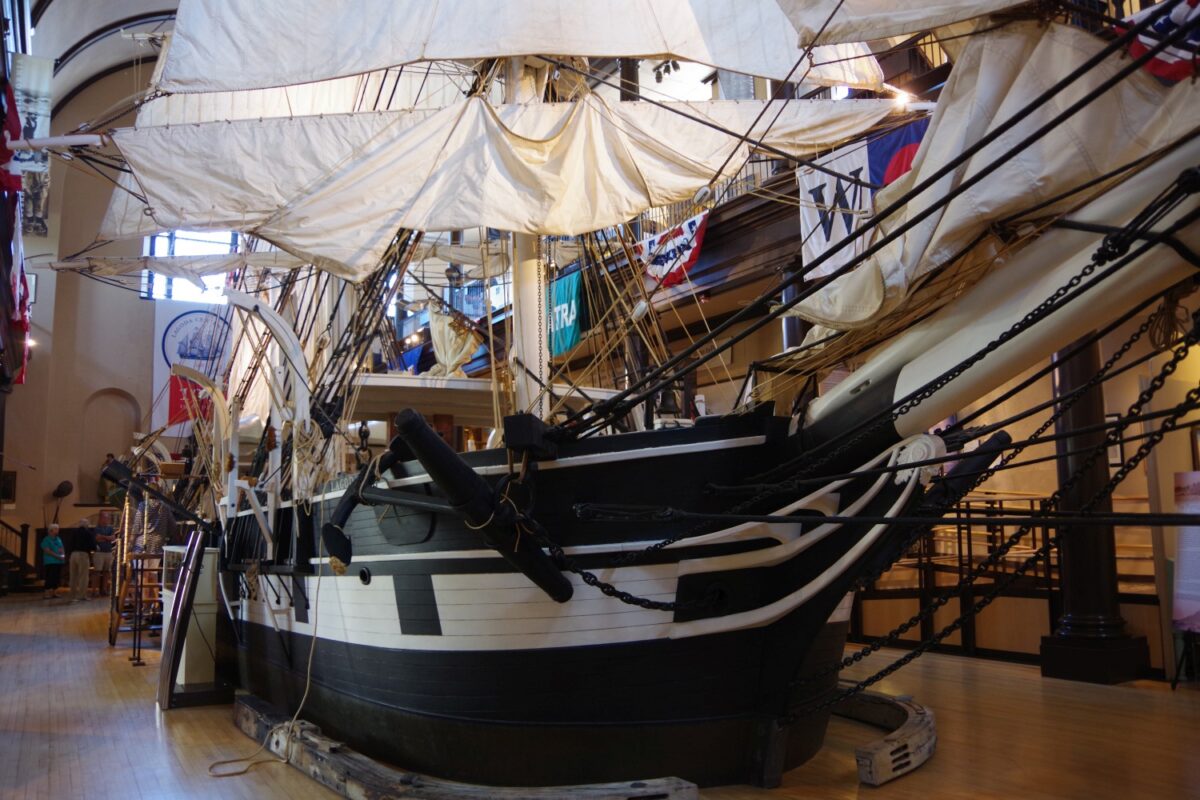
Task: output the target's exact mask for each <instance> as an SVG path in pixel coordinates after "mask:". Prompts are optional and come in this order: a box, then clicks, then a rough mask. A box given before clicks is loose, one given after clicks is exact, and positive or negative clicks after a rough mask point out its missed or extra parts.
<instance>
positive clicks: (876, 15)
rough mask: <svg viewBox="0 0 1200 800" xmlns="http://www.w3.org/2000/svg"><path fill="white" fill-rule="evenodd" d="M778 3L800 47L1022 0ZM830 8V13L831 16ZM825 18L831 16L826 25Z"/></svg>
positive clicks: (937, 23) (876, 35) (890, 31)
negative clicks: (798, 36)
mask: <svg viewBox="0 0 1200 800" xmlns="http://www.w3.org/2000/svg"><path fill="white" fill-rule="evenodd" d="M778 3H779V7H780V8H782V9H783V11H784V13H785V14H787V17H788V19H789V20H791V22H792V25H793V26H795V28H796V31H797V32H798V33H799V34H800V40H799V44H800V46H801V47H803V46H805V45H807V44H810V43H811V42H813V41H817V42H819V43H820V44H823V45H830V44H838V43H844V42H867V41H871V40H872V39H884V38H887V37H889V36H903V35H904V34H908V33H918V32H920V31H928V30H932V29H933V28H938V27H941V26H943V25H950V24H952V23H955V22H962V21H963V20H968V19H973V18H974V17H981V16H983V15H984V14H993V13H995V12H997V11H1003V10H1004V9H1006V8H1010V7H1012V6H1019V5H1021V4H1022V0H930V1H929V2H923V3H897V2H895V0H778ZM839 6H840V7H839ZM830 14H833V19H831V20H830V19H829V16H830ZM826 20H829V24H828V25H826V24H825V22H826ZM822 26H824V31H823V32H822ZM818 34H820V38H819V39H818V38H817V35H818Z"/></svg>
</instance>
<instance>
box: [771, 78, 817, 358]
mask: <svg viewBox="0 0 1200 800" xmlns="http://www.w3.org/2000/svg"><path fill="white" fill-rule="evenodd" d="M771 96H772V98H773V99H778V100H793V99H795V97H796V84H794V83H784V82H777V83H775V84H774V85H773V87H772V91H771ZM795 167H796V165H795V164H793V163H792V162H791V161H788V160H787V159H783V158H781V159H777V160H776V161H775V164H774V172H775V174H779V173H780V172H784V171H787V170H792V169H795ZM799 294H800V284H798V283H794V284H792V285H791V286H788V287H787V288H786V289H784V290H783V293H782V295H781V296H780V298H779V299H780V300H781V301H782V302H784V303H786V302H788V301H789V300H793V299H795V297H796V296H797V295H799ZM811 327H812V323H810V322H806V321H805V320H802V319H800V317H784V318H783V349H784V350H787V349H788V348H789V347H797V346H798V345H799V344H800V343H801V342H803V341H804V337H805V336H806V335H807V334H808V329H809V328H811Z"/></svg>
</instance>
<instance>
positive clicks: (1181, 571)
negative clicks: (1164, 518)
mask: <svg viewBox="0 0 1200 800" xmlns="http://www.w3.org/2000/svg"><path fill="white" fill-rule="evenodd" d="M1175 510H1176V511H1177V512H1178V513H1180V514H1198V515H1200V472H1176V473H1175ZM1174 600H1175V602H1174V610H1173V612H1172V615H1171V617H1172V620H1173V621H1174V623H1175V627H1176V629H1178V630H1181V631H1192V632H1194V633H1195V632H1200V525H1181V526H1179V540H1178V542H1177V543H1176V545H1175V598H1174Z"/></svg>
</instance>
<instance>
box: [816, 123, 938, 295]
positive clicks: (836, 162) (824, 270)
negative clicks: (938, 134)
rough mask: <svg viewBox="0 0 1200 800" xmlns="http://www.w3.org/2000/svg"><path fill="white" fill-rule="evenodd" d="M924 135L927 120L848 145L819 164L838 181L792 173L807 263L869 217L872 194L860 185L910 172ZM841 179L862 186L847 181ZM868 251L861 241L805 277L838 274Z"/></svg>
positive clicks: (880, 183) (882, 183)
mask: <svg viewBox="0 0 1200 800" xmlns="http://www.w3.org/2000/svg"><path fill="white" fill-rule="evenodd" d="M928 129H929V118H928V117H925V118H923V119H919V120H917V121H916V122H910V123H909V124H908V125H904V126H902V127H900V128H897V129H895V130H893V131H889V132H888V133H886V134H884V135H883V136H880V137H878V138H876V139H873V140H871V141H869V142H868V143H867V145H866V146H865V147H864V146H863V145H862V144H854V145H850V146H848V147H844V148H842V149H841V150H838V151H837V152H835V153H833V154H831V155H830V156H829V157H828V158H825V159H822V160H821V165H822V166H824V167H828V168H829V169H831V170H833V171H834V172H836V173H839V174H838V175H830V174H829V173H826V172H818V171H817V170H814V169H812V168H811V167H800V169H798V170H796V182H797V184H798V185H799V187H800V230H801V233H802V234H803V237H804V245H803V251H804V261H805V263H811V262H812V261H814V260H816V259H817V258H818V257H819V256H821V255H822V254H824V253H825V251H826V250H828V249H829V247H830V246H831V245H832V244H834V243H836V242H839V241H841V240H842V239H843V238H845V237H846V236H848V235H850V234H851V233H853V232H854V231H855V230H857V229H858V227H859V226H860V225H861V224H862V223H863V222H865V221H866V220H867V219H868V218H869V217H870V216H871V203H872V199H873V197H874V190H872V189H870V188H868V186H867V185H864V184H873V185H875V186H887V185H888V184H889V183H891V182H892V181H894V180H896V179H897V178H899V177H900V176H902V175H904V173H906V172H908V171H909V170H910V169H912V164H913V159H914V158H915V157H916V155H917V150H918V149H919V148H920V146H921V140H922V138H924V136H925V131H927V130H928ZM841 175H848V176H850V177H851V178H854V179H855V180H856V181H861V183H853V182H851V181H847V180H845V179H844V178H842V177H840V176H841ZM866 246H867V243H866V241H865V238H864V237H859V238H858V239H856V240H855V241H854V242H853V243H851V244H850V245H849V246H846V247H843V248H842V249H841V250H839V251H838V252H837V253H836V254H835V255H833V256H831V257H830V258H829V259H827V260H826V261H824V262H823V263H822V264H821V265H820V266H819V267H817V268H816V269H815V270H813V271H812V272H810V273H809V277H810V278H820V277H823V276H825V275H828V274H830V273H832V272H834V271H836V270H838V269H840V268H841V267H843V266H845V265H846V264H848V263H849V262H850V260H851V259H853V258H854V257H855V256H857V255H858V254H859V253H861V252H862V251H863V250H865V249H866Z"/></svg>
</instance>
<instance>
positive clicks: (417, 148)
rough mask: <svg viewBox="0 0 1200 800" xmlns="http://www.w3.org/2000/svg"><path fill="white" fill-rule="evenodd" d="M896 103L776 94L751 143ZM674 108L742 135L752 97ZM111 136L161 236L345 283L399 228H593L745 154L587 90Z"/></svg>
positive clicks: (656, 111)
mask: <svg viewBox="0 0 1200 800" xmlns="http://www.w3.org/2000/svg"><path fill="white" fill-rule="evenodd" d="M894 108H895V106H894V105H893V104H892V103H890V102H889V101H864V102H853V103H851V102H839V101H791V102H787V103H780V102H778V101H777V107H775V108H772V109H770V110H768V112H767V113H766V114H764V115H763V118H762V120H761V121H760V122H759V123H758V125H757V126H756V129H755V130H752V131H750V136H751V138H752V139H753V138H757V137H759V136H762V135H763V134H764V133H765V134H766V138H765V141H766V142H767V143H768V144H770V145H771V146H774V147H776V148H779V149H780V150H783V151H785V152H787V153H788V154H789V155H792V156H795V157H805V156H807V155H810V154H812V153H814V152H816V151H818V150H821V149H824V148H828V147H830V146H833V145H836V144H837V143H839V142H841V141H844V140H845V139H847V138H849V137H852V136H855V135H857V134H861V133H862V132H863V131H865V130H867V129H869V128H870V127H871V126H873V125H875V124H876V123H878V122H879V121H880V120H881V119H882V118H883V117H884V116H886V115H887V114H888V113H890V112H891V111H893V110H894ZM685 110H686V111H688V112H689V113H691V114H694V115H698V116H701V117H703V118H706V119H708V120H711V121H713V122H714V123H716V124H718V125H721V126H723V127H725V128H726V129H728V130H732V131H746V130H749V129H750V127H751V123H752V122H753V121H754V119H755V118H756V117H757V116H758V115H759V112H760V111H762V103H761V102H756V101H749V102H712V103H695V104H686V108H685ZM777 110H779V111H781V113H780V115H779V117H778V118H777V119H776V118H775V112H776V111H777ZM772 120H774V123H773V124H771V121H772ZM768 126H769V130H768ZM113 140H114V141H115V143H116V144H117V146H118V147H119V148H120V150H121V152H122V154H123V155H124V156H125V158H126V160H127V161H128V163H129V165H130V166H131V167H132V169H133V172H134V175H135V177H136V179H137V182H138V185H139V188H140V189H141V190H142V192H143V193H144V196H145V197H146V199H147V201H148V205H149V208H148V212H149V214H150V215H151V216H152V218H153V220H154V223H155V225H156V226H157V227H158V228H159V229H162V230H170V229H175V228H192V229H216V230H228V229H233V230H239V231H243V232H247V233H253V234H255V235H257V236H259V237H260V238H262V239H265V240H266V241H269V242H272V243H274V244H275V245H277V246H278V247H280V248H281V249H283V250H287V251H288V252H291V253H293V254H294V255H296V256H298V257H300V258H303V259H306V260H310V261H311V262H312V263H315V264H317V265H318V266H320V267H322V268H323V269H327V270H329V271H330V272H333V273H335V274H338V275H341V276H343V277H346V278H349V279H352V280H353V279H358V278H361V277H362V276H364V275H366V274H368V273H369V272H371V271H372V270H374V269H375V268H376V266H377V265H378V262H379V259H380V257H381V256H382V255H383V252H384V251H385V250H386V248H387V246H388V244H389V242H390V241H391V238H392V236H393V235H394V234H395V232H396V230H398V229H400V228H412V229H416V230H461V229H468V228H475V227H481V226H487V227H492V228H497V229H501V230H510V231H517V232H523V233H538V234H568V235H570V234H578V233H584V232H587V231H593V230H596V229H598V228H602V227H606V226H609V225H616V224H619V223H622V222H624V221H626V220H629V219H632V218H633V217H635V216H637V215H638V214H639V213H641V212H642V211H644V210H645V209H647V208H650V207H652V206H661V205H665V204H668V203H673V202H677V201H680V200H685V199H688V198H690V197H691V196H692V195H693V194H694V193H695V191H696V190H697V189H698V188H700V187H701V186H704V185H706V184H708V183H709V182H710V181H711V180H712V179H713V178H714V176H715V174H716V172H717V170H718V169H719V168H721V166H722V164H724V163H725V162H726V159H727V157H729V156H730V155H731V154H732V155H733V156H734V158H732V159H730V160H729V161H728V164H727V165H726V166H725V171H726V172H730V171H734V170H737V169H738V168H739V167H740V166H741V163H742V161H743V159H744V156H745V155H746V154H747V153H748V147H749V146H748V145H746V144H738V141H737V140H736V139H734V138H732V137H731V136H729V135H728V134H726V133H723V132H721V131H719V130H714V129H713V128H710V127H707V126H706V125H703V124H701V123H699V122H696V121H692V120H688V119H685V118H683V117H680V116H678V115H676V114H673V113H671V112H670V111H668V110H666V109H664V108H660V107H657V106H654V105H651V104H648V103H640V102H630V103H618V104H614V105H612V106H610V105H608V104H606V103H605V102H604V101H603V100H601V99H600V98H599V97H597V96H595V95H588V96H585V97H584V98H582V99H580V100H579V101H576V102H574V103H546V104H533V105H508V106H501V107H493V106H491V105H489V104H488V103H486V102H485V101H483V100H482V99H480V98H471V99H468V100H465V101H463V102H461V103H459V104H457V105H455V106H451V107H448V108H445V109H442V110H440V111H437V112H429V111H412V112H391V111H389V112H378V113H369V114H348V115H325V116H319V117H297V118H288V119H264V120H241V121H233V122H220V123H207V124H199V125H184V126H169V127H166V126H165V127H153V128H138V129H123V130H117V131H115V132H114V134H113ZM110 210H111V209H110ZM143 211H146V209H136V207H131V208H129V209H128V213H125V214H123V215H116V214H110V215H108V216H107V217H106V219H105V227H104V228H102V230H101V235H102V236H103V237H105V238H109V239H114V238H122V237H125V236H129V235H143V234H144V227H145V220H146V218H147V217H146V214H145V213H143Z"/></svg>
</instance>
